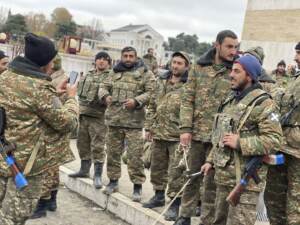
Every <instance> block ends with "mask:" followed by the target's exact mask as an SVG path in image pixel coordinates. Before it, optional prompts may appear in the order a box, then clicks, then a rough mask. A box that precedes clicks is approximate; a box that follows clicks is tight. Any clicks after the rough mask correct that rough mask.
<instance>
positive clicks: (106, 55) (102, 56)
mask: <svg viewBox="0 0 300 225" xmlns="http://www.w3.org/2000/svg"><path fill="white" fill-rule="evenodd" d="M101 58H103V59H105V60H107V61H108V63H109V64H111V58H110V56H109V54H108V53H106V52H98V53H97V55H96V56H95V62H96V60H97V59H101Z"/></svg>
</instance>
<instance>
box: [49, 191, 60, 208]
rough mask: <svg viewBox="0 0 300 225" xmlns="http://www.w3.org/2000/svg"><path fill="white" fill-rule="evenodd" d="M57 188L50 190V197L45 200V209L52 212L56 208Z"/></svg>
mask: <svg viewBox="0 0 300 225" xmlns="http://www.w3.org/2000/svg"><path fill="white" fill-rule="evenodd" d="M57 192H58V190H54V191H51V199H50V200H48V202H47V210H49V211H51V212H54V211H56V209H57V202H56V196H57Z"/></svg>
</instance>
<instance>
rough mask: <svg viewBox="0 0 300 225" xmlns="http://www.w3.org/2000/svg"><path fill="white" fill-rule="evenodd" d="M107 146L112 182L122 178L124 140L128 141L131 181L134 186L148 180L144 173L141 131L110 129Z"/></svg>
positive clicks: (108, 170) (109, 176) (128, 164)
mask: <svg viewBox="0 0 300 225" xmlns="http://www.w3.org/2000/svg"><path fill="white" fill-rule="evenodd" d="M106 140H107V142H106V145H107V176H108V178H109V179H111V180H118V179H119V178H120V177H121V155H122V152H123V149H124V140H127V143H128V149H127V168H128V174H129V177H130V180H131V181H132V183H134V184H142V183H144V182H145V180H146V176H145V173H144V164H143V160H142V156H143V138H142V130H141V129H132V128H121V127H108V131H107V136H106Z"/></svg>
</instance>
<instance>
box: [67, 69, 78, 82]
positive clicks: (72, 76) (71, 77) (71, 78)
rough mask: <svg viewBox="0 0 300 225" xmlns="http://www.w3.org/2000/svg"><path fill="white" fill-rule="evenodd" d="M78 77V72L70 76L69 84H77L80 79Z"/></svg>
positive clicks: (73, 72)
mask: <svg viewBox="0 0 300 225" xmlns="http://www.w3.org/2000/svg"><path fill="white" fill-rule="evenodd" d="M78 76H79V73H78V72H76V71H72V72H71V73H70V75H69V80H68V83H69V84H70V85H73V84H75V83H76V81H77V79H78Z"/></svg>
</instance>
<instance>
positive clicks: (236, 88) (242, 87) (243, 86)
mask: <svg viewBox="0 0 300 225" xmlns="http://www.w3.org/2000/svg"><path fill="white" fill-rule="evenodd" d="M247 84H248V82H247V81H246V80H243V81H242V82H241V83H239V84H238V86H237V87H235V88H231V90H233V91H238V92H241V91H243V90H245V88H246V86H247Z"/></svg>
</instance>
